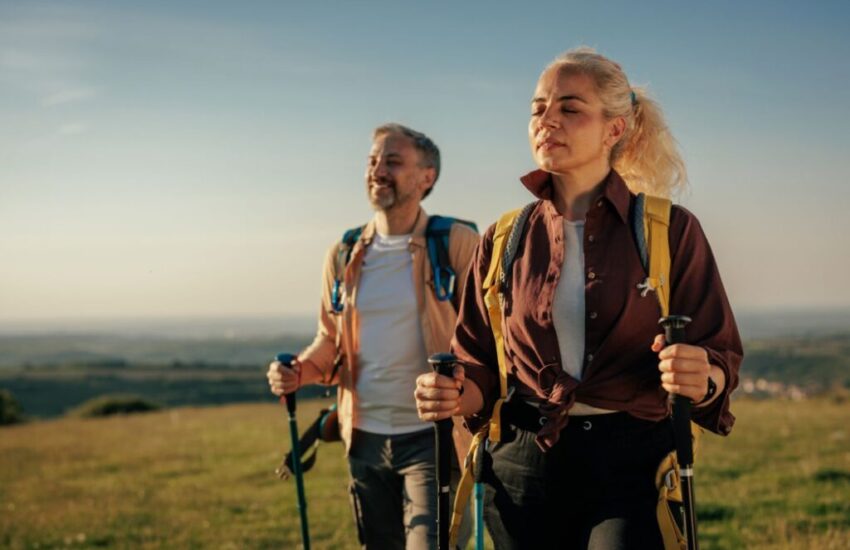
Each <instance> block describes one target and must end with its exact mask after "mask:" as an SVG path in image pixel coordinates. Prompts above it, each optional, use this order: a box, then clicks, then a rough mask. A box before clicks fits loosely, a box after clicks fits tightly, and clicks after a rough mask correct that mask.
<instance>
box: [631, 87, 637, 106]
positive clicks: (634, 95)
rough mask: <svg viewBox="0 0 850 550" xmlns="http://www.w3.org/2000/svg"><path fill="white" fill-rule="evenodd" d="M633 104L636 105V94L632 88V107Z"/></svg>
mask: <svg viewBox="0 0 850 550" xmlns="http://www.w3.org/2000/svg"><path fill="white" fill-rule="evenodd" d="M635 105H637V94H635V91H634V90H632V106H633V107H634V106H635Z"/></svg>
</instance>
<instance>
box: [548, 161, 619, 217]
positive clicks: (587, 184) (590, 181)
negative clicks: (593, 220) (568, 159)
mask: <svg viewBox="0 0 850 550" xmlns="http://www.w3.org/2000/svg"><path fill="white" fill-rule="evenodd" d="M610 171H611V167H610V166H608V165H607V164H606V165H604V166H600V167H594V169H593V170H583V171H580V172H579V171H575V172H568V173H563V174H552V183H553V184H554V193H553V196H552V203H553V204H554V205H555V209H556V210H557V211H558V213H559V214H561V215H562V216H564V217H565V218H566V219H568V220H570V221H581V220H583V219H584V218H585V217H586V216H587V211H588V210H590V207H591V205H592V204H593V200H594V199H595V198H596V197H597V196H598V195H599V194H600V193H601V191H602V186H603V184H604V182H605V178H606V177H607V176H608V173H609V172H610Z"/></svg>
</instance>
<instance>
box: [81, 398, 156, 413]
mask: <svg viewBox="0 0 850 550" xmlns="http://www.w3.org/2000/svg"><path fill="white" fill-rule="evenodd" d="M161 408H162V407H161V405H159V404H158V403H154V402H153V401H149V400H147V399H144V398H142V397H138V396H135V395H101V396H100V397H95V398H94V399H89V400H88V401H86V402H85V403H83V404H82V405H79V406H78V407H76V408H74V409H72V410H71V411H70V412H69V413H68V414H69V415H71V416H78V417H81V418H95V417H100V416H111V415H114V414H133V413H140V412H148V411H155V410H158V409H161Z"/></svg>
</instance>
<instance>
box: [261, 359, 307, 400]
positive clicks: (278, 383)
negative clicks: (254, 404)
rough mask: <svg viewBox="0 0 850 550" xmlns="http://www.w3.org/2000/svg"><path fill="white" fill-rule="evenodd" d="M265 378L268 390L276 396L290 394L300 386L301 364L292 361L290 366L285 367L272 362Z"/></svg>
mask: <svg viewBox="0 0 850 550" xmlns="http://www.w3.org/2000/svg"><path fill="white" fill-rule="evenodd" d="M266 378H268V380H269V388H270V389H271V391H272V393H273V394H275V395H276V396H278V397H280V396H281V395H286V394H288V393H292V392H294V391H295V390H297V389H298V386H300V385H301V362H300V361H298V359H294V360H293V361H292V365H290V366H286V365H284V364H283V363H281V362H280V361H272V362H271V363H269V371H268V372H267V373H266Z"/></svg>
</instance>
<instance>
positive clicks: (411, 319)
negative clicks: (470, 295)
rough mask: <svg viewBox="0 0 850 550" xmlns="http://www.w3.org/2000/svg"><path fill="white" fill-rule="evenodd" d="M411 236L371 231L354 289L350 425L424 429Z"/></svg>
mask: <svg viewBox="0 0 850 550" xmlns="http://www.w3.org/2000/svg"><path fill="white" fill-rule="evenodd" d="M410 238H411V235H381V234H380V233H376V234H375V238H374V240H373V241H372V244H371V245H370V246H369V248H368V249H367V250H366V253H365V256H364V258H363V266H362V268H361V273H360V283H359V285H358V288H357V295H356V301H357V303H356V307H357V311H358V314H359V318H360V327H359V328H360V354H359V356H358V368H359V371H358V373H359V374H358V378H357V385H356V391H357V400H356V403H357V411H356V414H355V423H354V427H355V428H357V429H360V430H364V431H367V432H373V433H379V434H402V433H410V432H415V431H420V430H423V429H428V428H429V427H430V426H429V425H428V424H426V423H424V422H423V421H422V420H420V419H419V417H418V416H417V414H416V402H415V400H414V397H413V391H414V389H415V387H416V377H417V376H419V375H420V374H423V373H426V372H429V370H430V367H429V365H428V356H427V352H426V350H425V342H424V340H423V339H422V329H421V327H420V324H419V311H418V309H417V304H416V292H415V289H414V285H413V258H412V257H411V253H410V249H409V243H410Z"/></svg>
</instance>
